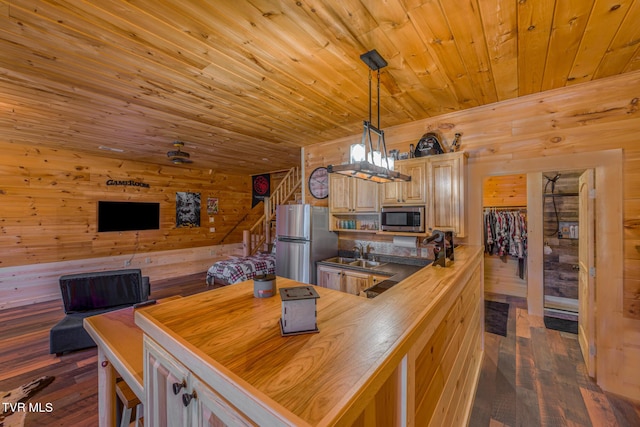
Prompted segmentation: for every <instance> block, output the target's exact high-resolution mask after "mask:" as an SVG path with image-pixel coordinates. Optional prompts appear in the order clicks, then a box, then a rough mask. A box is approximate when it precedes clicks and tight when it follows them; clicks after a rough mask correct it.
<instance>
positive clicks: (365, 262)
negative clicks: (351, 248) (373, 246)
mask: <svg viewBox="0 0 640 427" xmlns="http://www.w3.org/2000/svg"><path fill="white" fill-rule="evenodd" d="M385 264H386V263H383V262H378V261H369V260H368V259H357V260H355V261H353V262H350V263H349V265H353V266H356V267H364V268H372V267H379V266H381V265H385Z"/></svg>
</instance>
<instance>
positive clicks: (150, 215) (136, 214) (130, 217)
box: [98, 201, 160, 231]
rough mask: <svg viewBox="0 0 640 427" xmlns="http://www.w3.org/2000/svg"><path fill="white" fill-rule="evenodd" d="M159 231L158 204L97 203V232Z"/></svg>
mask: <svg viewBox="0 0 640 427" xmlns="http://www.w3.org/2000/svg"><path fill="white" fill-rule="evenodd" d="M159 229H160V203H155V202H111V201H99V202H98V231H132V230H159Z"/></svg>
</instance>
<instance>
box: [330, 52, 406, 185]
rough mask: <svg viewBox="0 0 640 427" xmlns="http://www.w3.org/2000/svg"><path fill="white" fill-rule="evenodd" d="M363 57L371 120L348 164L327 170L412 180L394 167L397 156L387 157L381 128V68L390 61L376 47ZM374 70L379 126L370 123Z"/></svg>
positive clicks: (375, 178)
mask: <svg viewBox="0 0 640 427" xmlns="http://www.w3.org/2000/svg"><path fill="white" fill-rule="evenodd" d="M360 59H362V61H363V62H364V63H365V64H367V65H368V66H369V120H365V121H364V122H363V130H362V139H361V141H360V144H353V145H351V147H350V149H349V163H348V164H344V165H329V166H328V167H327V171H328V172H329V173H339V174H341V175H347V176H351V177H354V178H360V179H365V180H367V181H373V182H379V183H384V182H394V181H411V177H410V176H409V175H404V174H401V173H400V172H397V171H395V170H394V159H393V158H389V157H388V156H387V145H386V143H385V140H384V131H383V130H382V129H379V127H380V69H381V68H384V67H386V66H387V61H385V60H384V58H382V56H380V54H379V53H378V52H377V51H376V50H375V49H374V50H371V51H369V52H367V53H365V54H362V55H360ZM371 71H376V72H377V89H378V127H375V126H373V125H372V124H371V103H372V96H371ZM374 138H375V139H376V144H374ZM374 145H375V149H374Z"/></svg>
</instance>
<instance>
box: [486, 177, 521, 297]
mask: <svg viewBox="0 0 640 427" xmlns="http://www.w3.org/2000/svg"><path fill="white" fill-rule="evenodd" d="M482 188H483V199H482V204H483V213H482V215H483V217H482V223H483V233H484V244H485V254H484V288H485V292H487V293H497V294H503V295H512V296H518V297H522V298H526V297H527V271H526V264H527V262H526V256H527V176H526V174H518V175H501V176H490V177H486V178H485V179H484V181H483V186H482Z"/></svg>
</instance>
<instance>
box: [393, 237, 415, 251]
mask: <svg viewBox="0 0 640 427" xmlns="http://www.w3.org/2000/svg"><path fill="white" fill-rule="evenodd" d="M393 244H394V245H395V246H399V247H401V248H413V249H415V248H416V238H415V237H411V236H393Z"/></svg>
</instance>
